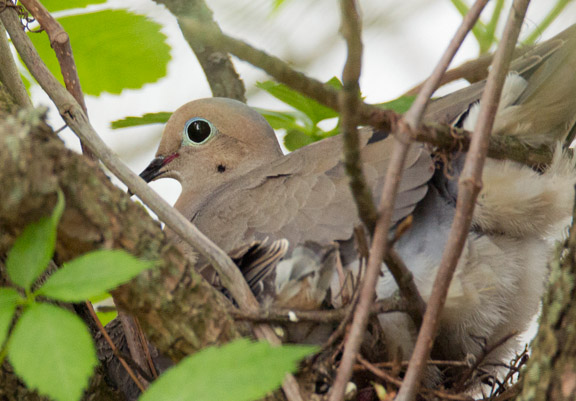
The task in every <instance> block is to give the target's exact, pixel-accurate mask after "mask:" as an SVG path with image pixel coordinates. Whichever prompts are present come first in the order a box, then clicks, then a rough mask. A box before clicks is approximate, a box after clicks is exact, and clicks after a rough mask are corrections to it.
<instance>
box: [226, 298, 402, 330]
mask: <svg viewBox="0 0 576 401" xmlns="http://www.w3.org/2000/svg"><path fill="white" fill-rule="evenodd" d="M409 307H410V305H409V304H408V303H407V302H406V301H403V300H401V299H399V298H397V297H394V298H386V299H380V300H378V301H377V302H374V304H373V305H372V307H371V309H370V314H371V315H379V314H382V313H390V312H406V311H408V310H409ZM351 309H352V307H351V306H346V307H343V308H338V309H331V310H311V311H310V310H292V309H290V310H288V309H266V310H260V311H250V312H247V311H241V310H238V309H235V308H234V309H230V311H229V312H230V315H231V316H232V317H233V318H234V319H236V320H249V321H252V322H258V323H288V324H290V323H299V322H313V323H338V322H341V321H342V320H344V319H345V318H346V316H347V315H348V314H349V313H350V310H351Z"/></svg>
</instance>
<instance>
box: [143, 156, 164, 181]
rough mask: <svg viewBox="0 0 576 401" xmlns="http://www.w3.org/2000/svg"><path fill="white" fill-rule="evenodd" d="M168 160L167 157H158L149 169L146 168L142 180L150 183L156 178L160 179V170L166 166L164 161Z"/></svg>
mask: <svg viewBox="0 0 576 401" xmlns="http://www.w3.org/2000/svg"><path fill="white" fill-rule="evenodd" d="M165 160H166V158H165V157H156V158H155V159H154V160H152V161H151V162H150V164H149V165H148V167H146V168H145V169H144V170H143V171H142V172H141V173H140V178H142V179H143V180H144V181H146V182H150V181H152V180H154V178H156V177H158V176H159V175H161V174H162V172H161V171H160V170H162V167H163V166H164V161H165Z"/></svg>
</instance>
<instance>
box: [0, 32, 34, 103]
mask: <svg viewBox="0 0 576 401" xmlns="http://www.w3.org/2000/svg"><path fill="white" fill-rule="evenodd" d="M0 82H2V84H4V86H6V89H8V92H9V93H10V95H11V96H12V98H13V99H14V101H15V102H16V103H17V104H19V105H20V106H22V107H32V102H31V101H30V98H29V97H28V92H26V88H25V87H24V83H23V82H22V78H21V77H20V73H19V72H18V68H17V67H16V63H15V62H14V58H13V57H12V52H11V51H10V45H9V44H8V39H7V38H6V29H4V25H3V24H2V22H0Z"/></svg>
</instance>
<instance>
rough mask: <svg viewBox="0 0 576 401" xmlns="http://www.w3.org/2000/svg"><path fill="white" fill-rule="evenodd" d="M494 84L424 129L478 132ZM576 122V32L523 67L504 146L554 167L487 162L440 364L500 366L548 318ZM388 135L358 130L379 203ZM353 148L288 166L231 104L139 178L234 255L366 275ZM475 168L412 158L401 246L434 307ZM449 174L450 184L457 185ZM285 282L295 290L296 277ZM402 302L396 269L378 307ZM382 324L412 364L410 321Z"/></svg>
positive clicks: (177, 120) (167, 142) (473, 90)
mask: <svg viewBox="0 0 576 401" xmlns="http://www.w3.org/2000/svg"><path fill="white" fill-rule="evenodd" d="M483 85H484V82H480V83H478V84H474V85H472V86H470V87H468V88H465V89H463V90H461V91H457V92H455V93H453V94H449V95H447V96H445V97H443V98H441V99H439V100H437V101H435V102H433V103H432V104H431V105H430V106H429V109H428V111H427V113H426V116H425V118H424V121H426V122H441V123H447V124H452V125H454V126H456V127H460V128H464V129H467V130H471V129H473V127H474V125H475V123H476V120H477V117H478V110H479V98H480V95H481V94H482V89H483ZM575 123H576V25H574V26H572V27H570V28H568V29H567V30H566V31H565V32H563V33H561V34H560V35H558V36H557V37H555V38H553V39H551V40H549V41H547V42H544V43H542V44H541V45H540V46H536V47H535V48H534V49H532V50H530V51H528V52H527V53H526V54H524V55H523V56H521V57H520V58H519V59H517V60H516V61H515V63H513V64H512V68H511V72H510V74H509V76H508V77H507V79H506V82H505V85H504V89H503V94H502V97H501V99H500V103H499V108H498V111H497V114H496V119H495V123H494V129H493V132H492V135H514V136H516V137H517V138H518V139H519V140H521V141H523V142H524V143H526V144H529V145H535V146H538V145H545V146H548V147H550V148H551V149H553V150H554V158H553V160H552V162H551V163H550V164H549V165H548V166H545V167H543V168H541V169H540V170H538V169H533V168H531V167H529V166H525V165H521V164H519V163H516V162H513V161H507V160H493V159H488V160H487V161H486V165H485V168H484V172H483V175H482V181H483V188H482V190H481V192H480V194H479V197H478V199H477V201H476V205H475V211H474V214H473V216H472V226H471V229H470V231H469V233H468V236H467V239H466V243H465V246H464V251H463V254H462V257H461V258H460V260H459V262H458V266H457V269H456V272H455V276H454V279H453V282H452V284H451V286H450V289H449V293H448V297H447V300H446V304H445V307H444V309H443V312H442V314H441V316H440V328H439V334H438V336H437V339H436V342H435V345H434V348H433V356H434V357H437V358H441V359H453V360H463V359H470V358H479V357H480V356H481V355H482V353H483V352H484V351H485V350H487V349H490V350H491V352H490V354H489V355H488V356H487V357H486V360H485V364H486V365H487V366H488V365H495V364H498V363H501V362H503V361H505V358H508V357H510V356H511V353H513V352H514V350H516V348H517V338H516V337H513V338H510V339H508V340H507V341H505V343H504V344H503V345H499V346H498V347H496V345H497V344H499V342H500V341H502V340H503V339H506V338H507V336H508V337H510V336H511V334H513V333H516V332H522V331H524V330H525V329H526V328H527V327H528V325H529V324H530V322H531V321H532V319H533V317H534V315H535V314H536V313H537V311H538V308H539V302H540V298H541V295H542V294H543V291H544V288H545V282H546V277H547V261H548V259H549V257H550V255H551V252H552V249H553V241H552V240H551V239H555V238H556V239H557V238H560V237H561V235H562V233H563V228H564V226H565V224H566V222H567V221H569V218H570V216H571V212H572V205H573V203H574V184H575V183H576V169H575V166H574V160H573V159H572V157H571V156H570V155H569V152H567V151H565V150H564V149H563V148H562V147H561V146H560V145H558V143H561V141H563V140H565V138H567V137H570V135H572V134H573V133H574V132H576V128H575ZM389 134H390V133H388V132H382V131H378V130H373V129H370V128H368V127H363V128H361V129H360V130H359V141H360V159H361V162H362V166H363V170H364V173H365V175H366V180H367V183H368V186H369V187H370V189H371V190H372V193H373V196H374V201H375V202H377V201H378V200H379V196H380V192H381V189H382V186H383V183H384V177H385V174H386V169H387V165H388V162H389V161H390V157H391V155H392V146H391V144H392V138H391V136H390V135H389ZM342 147H343V143H342V138H341V136H334V137H331V138H326V139H323V140H321V141H319V142H315V143H313V144H310V145H307V146H305V147H303V148H300V149H298V150H296V151H294V152H292V153H289V154H287V155H284V154H283V153H282V151H281V149H280V146H279V144H278V141H277V138H276V135H275V133H274V131H273V129H272V128H271V127H270V125H269V124H268V123H267V122H266V120H265V119H264V118H263V117H262V116H261V115H260V114H258V113H257V112H256V111H255V110H254V109H252V108H250V107H249V106H247V105H246V104H244V103H241V102H239V101H235V100H232V99H226V98H207V99H200V100H194V101H192V102H189V103H187V104H185V105H183V106H182V107H180V108H179V109H177V110H176V111H175V112H174V113H173V115H172V116H171V117H170V119H169V121H168V122H167V124H166V126H165V128H164V132H163V134H162V138H161V141H160V145H159V147H158V151H157V153H156V157H155V158H154V160H153V161H152V162H151V163H150V164H149V165H148V167H147V168H146V169H145V170H144V171H143V172H142V173H141V175H140V176H141V177H142V178H143V179H144V180H145V181H147V182H150V181H152V180H156V179H159V178H174V179H176V180H178V181H179V182H180V183H181V186H182V192H181V195H180V197H179V198H178V200H177V201H176V204H175V208H176V209H177V210H179V211H180V212H181V213H182V214H183V215H184V216H185V217H186V218H188V219H189V220H190V221H191V222H192V223H194V224H195V225H196V226H197V227H198V228H199V229H200V230H201V231H202V232H203V233H204V234H206V235H207V236H208V237H209V238H210V239H212V241H214V242H215V243H216V244H217V245H218V246H220V247H221V248H222V249H223V250H225V251H228V252H229V251H231V250H233V249H236V248H239V247H241V246H243V245H245V244H249V243H251V242H253V241H262V240H264V239H266V238H270V239H271V240H281V239H283V240H286V241H287V249H286V258H289V257H290V255H291V254H296V253H295V251H296V249H297V248H298V246H299V245H301V244H304V243H306V242H307V241H313V242H315V243H317V244H319V245H320V246H324V245H327V244H330V243H336V244H337V248H338V258H339V261H338V263H341V264H342V265H343V266H347V267H348V268H350V269H352V267H353V266H355V264H357V263H358V258H357V255H356V251H355V249H354V239H353V230H354V227H355V226H358V225H360V224H361V222H360V219H359V217H358V215H357V211H356V207H355V204H354V201H353V197H352V193H351V192H350V189H349V186H348V178H347V176H346V173H345V169H344V164H343V161H342V156H341V154H342ZM464 156H465V155H464V154H453V155H451V160H450V161H449V162H445V163H439V162H438V161H437V160H435V157H434V152H433V151H432V150H430V148H429V147H427V146H424V145H417V146H412V147H411V149H410V151H409V153H408V157H407V162H406V164H405V168H404V171H403V176H402V179H401V181H400V187H399V191H398V195H397V199H396V202H395V205H394V211H393V218H392V225H393V228H394V227H396V226H397V225H398V224H400V223H401V222H403V221H405V220H406V219H407V218H408V217H411V221H412V223H411V224H410V226H409V228H408V229H407V230H404V232H403V234H402V235H400V236H399V238H398V239H397V241H396V242H395V244H394V247H395V249H396V251H397V253H398V254H399V255H400V257H401V258H402V259H403V260H404V262H405V263H406V265H407V266H408V268H409V269H410V271H411V273H412V275H413V277H414V281H415V283H416V285H417V287H418V290H419V292H420V294H421V295H422V297H423V298H424V300H427V299H428V297H429V295H430V292H431V290H432V283H433V279H434V276H435V273H436V271H437V269H438V265H439V262H440V259H441V257H442V251H443V249H444V246H445V244H446V242H447V239H448V235H449V232H450V226H451V223H452V221H453V219H454V215H455V205H456V198H457V194H458V187H457V177H458V175H459V174H460V172H461V170H462V166H463V162H464ZM439 164H443V165H442V166H439ZM448 168H449V169H450V170H451V174H446V173H445V170H446V169H448ZM168 235H170V236H172V238H173V240H174V241H176V242H178V243H179V244H180V245H181V246H182V247H183V248H184V250H185V252H193V250H192V249H191V248H189V247H188V246H187V245H186V244H184V243H183V242H182V241H181V240H179V239H178V238H177V237H176V236H175V235H174V234H173V233H170V232H169V233H168ZM336 264H337V263H331V264H329V267H327V266H326V265H324V266H323V265H322V263H320V264H318V263H317V264H316V266H323V267H322V269H324V270H323V271H322V272H320V270H316V273H315V274H316V276H317V277H316V279H315V280H314V281H313V283H314V285H315V286H320V287H321V288H322V289H323V291H327V288H328V287H330V286H329V285H327V281H329V280H333V276H334V275H335V274H336V273H335V271H336V268H335V267H334V266H335V265H336ZM280 265H281V263H279V264H277V265H276V266H277V267H278V266H280ZM290 266H291V267H290ZM297 266H300V268H301V267H302V265H301V264H299V263H292V264H290V265H289V267H288V268H289V269H297V268H298V267H297ZM284 267H286V266H284ZM318 269H320V267H318ZM327 271H328V272H329V273H330V274H328V273H327ZM275 276H276V278H278V277H280V278H282V277H283V278H284V280H285V281H286V280H288V281H289V279H290V277H291V276H292V275H291V274H289V273H286V272H284V273H280V272H279V273H278V274H276V275H275ZM330 276H332V277H330ZM302 277H303V276H299V280H300V281H302V280H301V278H302ZM304 277H306V274H305V275H304ZM280 278H279V279H278V280H280ZM293 278H294V277H293ZM311 283H312V281H310V280H309V281H308V284H311ZM291 287H293V285H292V284H291V285H288V284H286V283H284V284H282V283H276V286H275V288H276V290H277V292H279V291H281V289H286V288H291ZM291 291H292V290H291ZM397 291H398V289H397V286H396V284H395V282H394V280H393V279H392V277H391V275H390V273H388V272H387V270H386V268H385V267H384V266H383V268H382V275H381V277H380V279H379V281H378V284H377V288H376V292H377V297H378V298H379V299H384V298H388V297H391V296H394V295H395V294H396V292H397ZM318 298H321V297H317V299H318ZM283 303H284V304H286V302H283ZM317 303H318V302H316V304H317ZM288 304H289V302H288ZM379 320H380V325H381V327H382V330H383V333H384V337H385V339H386V347H387V349H388V352H389V354H390V355H391V357H392V356H394V355H396V356H397V355H398V353H399V354H400V355H401V357H403V358H407V357H409V356H410V354H411V352H412V350H413V347H414V344H415V336H416V327H415V326H414V323H413V322H412V321H411V319H410V318H409V317H408V316H407V315H406V314H404V313H400V312H395V313H385V314H381V315H379ZM491 347H495V349H491ZM437 374H438V377H441V375H442V374H441V373H440V372H437ZM495 374H496V373H495Z"/></svg>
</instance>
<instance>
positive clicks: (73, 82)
mask: <svg viewBox="0 0 576 401" xmlns="http://www.w3.org/2000/svg"><path fill="white" fill-rule="evenodd" d="M20 3H22V5H24V7H26V9H27V10H28V11H29V12H30V14H32V16H33V17H34V18H35V19H36V21H38V23H39V24H40V26H41V27H42V29H44V31H45V32H46V33H47V34H48V38H49V39H50V46H52V49H54V53H56V58H57V59H58V64H59V65H60V72H61V73H62V78H64V85H66V89H68V92H70V94H72V96H74V99H76V101H77V102H78V104H79V105H80V106H81V107H82V110H83V111H84V113H85V114H86V115H88V110H87V109H86V103H85V101H84V94H83V93H82V87H81V86H80V79H79V78H78V70H77V69H76V63H75V62H74V55H73V54H72V46H71V45H70V37H69V36H68V34H67V33H66V31H65V30H64V28H63V27H62V25H60V23H59V22H58V21H56V20H55V19H54V17H52V15H51V14H50V13H49V12H48V10H47V9H46V8H45V7H44V6H43V5H42V4H40V3H39V2H38V1H37V0H20ZM80 144H81V146H82V153H83V154H84V155H85V156H86V157H89V158H90V159H92V160H96V156H95V155H94V153H92V151H91V150H90V149H89V148H88V147H87V146H86V144H85V143H84V142H83V141H80Z"/></svg>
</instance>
